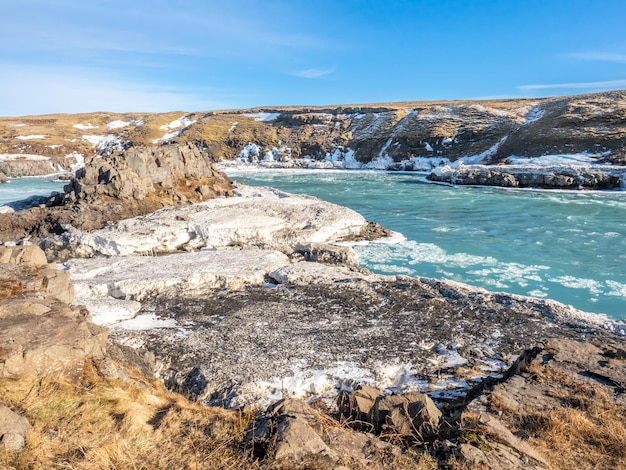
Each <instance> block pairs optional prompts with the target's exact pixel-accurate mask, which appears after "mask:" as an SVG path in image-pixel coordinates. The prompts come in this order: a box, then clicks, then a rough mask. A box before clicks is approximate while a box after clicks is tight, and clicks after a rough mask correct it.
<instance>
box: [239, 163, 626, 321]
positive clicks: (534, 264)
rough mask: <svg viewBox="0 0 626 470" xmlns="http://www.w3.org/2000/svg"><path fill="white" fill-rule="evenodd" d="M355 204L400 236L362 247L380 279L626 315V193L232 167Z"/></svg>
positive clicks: (246, 178)
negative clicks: (438, 283) (402, 278)
mask: <svg viewBox="0 0 626 470" xmlns="http://www.w3.org/2000/svg"><path fill="white" fill-rule="evenodd" d="M229 175H230V176H231V178H233V179H235V180H240V181H243V182H246V183H249V184H253V185H266V186H273V187H276V188H279V189H282V190H284V191H288V192H293V193H305V194H311V195H313V196H317V197H319V198H321V199H325V200H327V201H331V202H334V203H337V204H341V205H344V206H348V207H351V208H352V209H354V210H356V211H358V212H360V213H361V214H363V215H364V216H365V217H366V218H367V219H368V220H374V221H376V222H379V223H380V224H382V225H383V226H385V227H387V228H390V229H392V230H394V231H396V232H400V233H402V234H403V235H404V236H405V237H406V241H403V242H401V243H398V244H394V245H389V244H380V243H374V244H369V245H367V246H358V247H356V249H357V252H358V254H359V258H360V262H361V264H362V265H363V266H365V267H367V268H369V269H371V270H372V271H374V272H377V273H383V274H407V275H411V276H428V277H437V278H447V279H453V280H456V281H460V282H464V283H467V284H471V285H474V286H480V287H484V288H486V289H489V290H495V291H505V292H511V293H515V294H522V295H531V296H535V297H542V298H551V299H554V300H558V301H560V302H563V303H566V304H570V305H573V306H575V307H576V308H578V309H581V310H584V311H588V312H595V313H604V314H607V315H608V316H610V317H612V318H616V319H623V318H626V269H624V266H625V265H626V192H571V191H567V192H566V191H560V192H555V191H533V190H506V189H499V188H477V187H462V186H456V187H453V186H443V185H435V184H430V183H428V182H427V181H426V180H425V179H424V177H423V176H421V175H416V174H405V173H384V172H364V171H328V170H326V171H311V170H304V171H303V170H295V171H294V170H277V171H268V170H262V171H232V170H229Z"/></svg>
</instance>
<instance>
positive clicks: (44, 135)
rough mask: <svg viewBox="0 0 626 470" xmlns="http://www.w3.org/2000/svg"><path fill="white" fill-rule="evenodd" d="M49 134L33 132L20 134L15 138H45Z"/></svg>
mask: <svg viewBox="0 0 626 470" xmlns="http://www.w3.org/2000/svg"><path fill="white" fill-rule="evenodd" d="M47 137H48V136H47V135H46V134H32V135H18V136H16V137H15V138H16V139H18V140H39V139H45V138H47Z"/></svg>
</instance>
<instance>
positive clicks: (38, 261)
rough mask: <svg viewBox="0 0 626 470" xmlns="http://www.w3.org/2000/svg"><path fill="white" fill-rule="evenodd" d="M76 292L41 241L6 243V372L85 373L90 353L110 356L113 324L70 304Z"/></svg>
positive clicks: (0, 269) (1, 279)
mask: <svg viewBox="0 0 626 470" xmlns="http://www.w3.org/2000/svg"><path fill="white" fill-rule="evenodd" d="M73 295H74V293H73V287H72V286H71V285H70V283H69V274H68V273H67V272H60V271H57V270H56V269H55V268H54V267H51V266H49V265H48V264H47V262H46V258H45V256H44V254H43V252H42V251H41V250H40V249H39V248H38V247H37V246H23V247H12V248H6V247H4V248H0V299H1V303H0V377H15V376H22V375H29V376H41V375H49V374H62V375H65V376H66V377H70V378H79V377H80V376H81V375H82V370H83V366H84V364H85V361H86V360H87V359H88V358H93V359H98V358H101V357H103V356H104V351H105V343H106V338H107V329H106V328H103V327H100V326H97V325H94V324H93V323H91V322H90V321H89V318H88V314H87V313H86V312H85V311H84V309H82V308H80V307H73V306H70V305H69V303H70V302H71V301H72V299H73Z"/></svg>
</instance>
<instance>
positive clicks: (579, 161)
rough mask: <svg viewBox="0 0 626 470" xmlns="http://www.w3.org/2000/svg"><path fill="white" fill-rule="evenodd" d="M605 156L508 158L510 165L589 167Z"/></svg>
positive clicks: (585, 154)
mask: <svg viewBox="0 0 626 470" xmlns="http://www.w3.org/2000/svg"><path fill="white" fill-rule="evenodd" d="M604 156H606V155H605V154H589V153H575V154H563V155H543V156H541V157H532V158H527V157H519V156H516V155H511V156H510V157H508V162H509V164H510V165H538V166H552V165H591V164H593V163H596V162H597V160H598V158H599V157H604Z"/></svg>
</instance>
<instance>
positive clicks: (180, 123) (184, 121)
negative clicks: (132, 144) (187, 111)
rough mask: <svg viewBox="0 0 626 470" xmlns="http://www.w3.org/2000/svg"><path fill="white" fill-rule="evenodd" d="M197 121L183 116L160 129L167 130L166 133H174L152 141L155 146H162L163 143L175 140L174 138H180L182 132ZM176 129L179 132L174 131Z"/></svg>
mask: <svg viewBox="0 0 626 470" xmlns="http://www.w3.org/2000/svg"><path fill="white" fill-rule="evenodd" d="M196 121H197V120H196V119H194V120H191V119H189V116H182V117H180V118H178V119H175V120H174V121H172V122H170V123H169V124H165V125H163V126H161V127H159V129H161V130H165V131H168V130H169V131H172V132H168V133H166V134H165V135H164V136H163V137H161V138H160V139H154V140H153V141H152V143H153V144H161V143H164V142H167V141H168V140H171V139H173V138H174V137H178V136H179V135H180V133H181V132H182V131H184V130H185V129H187V128H188V127H189V126H191V125H192V124H193V123H195V122H196ZM179 128H180V129H179ZM174 129H177V130H174Z"/></svg>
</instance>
